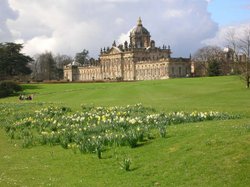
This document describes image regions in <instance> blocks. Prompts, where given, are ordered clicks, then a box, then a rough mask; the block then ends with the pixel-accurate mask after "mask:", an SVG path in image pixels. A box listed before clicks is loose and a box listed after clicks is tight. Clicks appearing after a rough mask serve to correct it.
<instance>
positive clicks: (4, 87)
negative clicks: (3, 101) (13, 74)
mask: <svg viewBox="0 0 250 187" xmlns="http://www.w3.org/2000/svg"><path fill="white" fill-rule="evenodd" d="M20 91H22V87H21V86H20V85H19V84H17V83H16V82H13V81H1V82H0V97H8V96H10V95H13V94H15V93H17V92H20Z"/></svg>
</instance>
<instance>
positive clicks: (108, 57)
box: [64, 18, 191, 81]
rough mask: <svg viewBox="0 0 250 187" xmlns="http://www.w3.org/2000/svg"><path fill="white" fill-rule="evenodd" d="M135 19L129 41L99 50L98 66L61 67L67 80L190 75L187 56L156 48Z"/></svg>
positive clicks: (157, 77) (164, 77)
mask: <svg viewBox="0 0 250 187" xmlns="http://www.w3.org/2000/svg"><path fill="white" fill-rule="evenodd" d="M150 37H151V36H150V33H149V31H148V30H147V29H146V28H145V27H143V25H142V21H141V18H139V20H138V22H137V25H136V27H134V28H133V29H132V31H131V32H130V42H129V43H128V42H127V41H125V42H124V44H121V45H118V46H117V45H116V43H115V42H114V43H113V45H112V47H111V48H107V49H105V48H104V49H101V53H100V55H99V63H98V65H94V66H93V65H92V66H80V65H79V64H78V63H76V62H73V63H71V64H69V65H67V66H65V67H64V79H65V80H68V81H105V80H119V81H134V80H153V79H168V78H173V77H186V76H188V75H190V74H191V59H190V58H172V57H171V53H172V52H171V49H170V46H168V47H167V46H165V45H163V47H162V48H159V47H156V45H155V41H154V40H151V38H150Z"/></svg>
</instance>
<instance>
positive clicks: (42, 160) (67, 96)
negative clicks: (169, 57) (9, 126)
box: [0, 76, 250, 186]
mask: <svg viewBox="0 0 250 187" xmlns="http://www.w3.org/2000/svg"><path fill="white" fill-rule="evenodd" d="M23 87H24V88H26V89H25V93H26V94H34V100H33V101H24V102H23V101H19V100H18V98H17V96H15V97H9V98H5V99H0V104H4V105H6V107H7V106H8V105H9V106H10V107H13V106H15V107H14V108H15V109H16V110H17V111H21V112H32V111H34V110H37V109H39V108H42V107H44V106H48V105H61V106H68V107H70V108H72V109H73V110H81V108H80V106H81V104H87V105H90V104H93V105H95V106H125V105H128V104H129V105H132V104H136V103H142V104H143V105H144V106H151V107H153V108H155V109H156V110H157V111H160V112H162V111H164V112H172V111H189V112H191V111H194V110H197V111H209V110H213V111H220V112H228V113H232V114H239V115H240V116H241V118H240V119H232V120H224V121H207V122H199V123H188V124H180V125H171V126H169V127H168V128H167V137H166V138H155V139H153V140H150V141H148V142H147V143H146V144H145V145H143V146H139V147H136V148H129V147H114V148H110V149H107V150H106V151H105V152H104V153H103V158H102V159H98V158H97V157H96V155H95V154H80V153H77V154H74V153H73V152H72V151H71V150H65V149H63V148H61V147H60V146H53V147H50V146H36V147H31V148H26V149H24V148H21V146H20V141H19V140H11V139H10V138H9V137H8V136H7V135H6V133H5V131H4V129H3V128H0V186H248V185H249V183H250V178H249V171H250V91H249V90H247V89H245V88H244V84H243V83H242V82H241V81H240V79H239V78H238V77H235V76H228V77H212V78H190V79H170V80H156V81H142V82H121V83H88V84H83V83H69V84H26V85H23ZM12 117H13V116H12V115H11V113H10V114H9V115H8V116H1V125H4V123H6V122H8V120H9V119H11V118H12ZM125 157H129V158H131V160H132V164H131V171H128V172H126V171H124V170H121V169H120V164H119V163H120V162H121V160H122V159H123V158H125Z"/></svg>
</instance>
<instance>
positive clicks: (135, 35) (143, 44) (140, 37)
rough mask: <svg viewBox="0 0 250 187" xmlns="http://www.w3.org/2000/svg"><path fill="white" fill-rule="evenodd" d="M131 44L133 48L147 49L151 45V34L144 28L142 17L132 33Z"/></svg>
mask: <svg viewBox="0 0 250 187" xmlns="http://www.w3.org/2000/svg"><path fill="white" fill-rule="evenodd" d="M130 44H131V45H132V47H133V48H147V47H149V45H150V33H149V32H148V30H147V29H146V28H145V27H143V26H142V21H141V18H140V17H139V19H138V21H137V26H136V27H135V28H133V29H132V31H131V32H130Z"/></svg>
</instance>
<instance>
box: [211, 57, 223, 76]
mask: <svg viewBox="0 0 250 187" xmlns="http://www.w3.org/2000/svg"><path fill="white" fill-rule="evenodd" d="M220 68H221V67H220V63H219V61H217V60H212V61H211V62H210V63H209V64H208V75H209V76H219V75H221V70H220Z"/></svg>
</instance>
